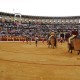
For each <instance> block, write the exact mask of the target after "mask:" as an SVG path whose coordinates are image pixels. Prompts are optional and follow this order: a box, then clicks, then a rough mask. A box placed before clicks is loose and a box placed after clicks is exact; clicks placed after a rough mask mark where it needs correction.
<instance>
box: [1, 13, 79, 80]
mask: <svg viewBox="0 0 80 80" xmlns="http://www.w3.org/2000/svg"><path fill="white" fill-rule="evenodd" d="M73 29H76V31H77V32H78V34H79V35H80V16H68V17H65V16H64V17H45V16H29V15H21V14H14V13H5V12H0V80H80V55H77V53H78V52H77V51H73V53H69V52H68V45H67V44H68V43H67V40H68V38H69V37H70V35H71V32H72V31H73ZM51 32H54V33H55V35H56V36H55V37H56V38H57V40H60V39H63V43H62V44H61V43H60V42H58V43H57V47H56V48H54V49H52V48H48V45H47V42H46V41H47V40H48V39H49V34H50V33H51ZM35 37H38V38H39V42H38V45H37V47H36V45H35ZM42 39H43V40H44V43H42V41H41V40H42ZM27 40H29V41H31V43H30V42H28V43H27ZM79 41H80V40H79ZM78 45H79V44H78ZM79 49H80V48H79Z"/></svg>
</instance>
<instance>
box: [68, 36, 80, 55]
mask: <svg viewBox="0 0 80 80" xmlns="http://www.w3.org/2000/svg"><path fill="white" fill-rule="evenodd" d="M72 50H76V51H79V52H78V55H79V54H80V36H78V37H75V38H74V39H72V40H71V44H69V43H68V52H71V53H72Z"/></svg>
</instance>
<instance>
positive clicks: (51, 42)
mask: <svg viewBox="0 0 80 80" xmlns="http://www.w3.org/2000/svg"><path fill="white" fill-rule="evenodd" d="M56 44H57V41H56V37H55V36H50V40H48V48H50V46H51V48H54V47H56Z"/></svg>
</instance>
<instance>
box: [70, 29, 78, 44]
mask: <svg viewBox="0 0 80 80" xmlns="http://www.w3.org/2000/svg"><path fill="white" fill-rule="evenodd" d="M77 35H78V31H77V30H76V29H74V30H73V31H72V33H71V37H70V38H69V44H71V40H72V39H74V38H75V37H76V36H77Z"/></svg>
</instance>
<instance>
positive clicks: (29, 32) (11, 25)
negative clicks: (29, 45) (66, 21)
mask: <svg viewBox="0 0 80 80" xmlns="http://www.w3.org/2000/svg"><path fill="white" fill-rule="evenodd" d="M73 28H74V26H59V25H57V26H55V25H49V24H27V23H19V22H0V37H3V36H25V37H26V36H27V37H29V38H30V37H31V38H34V37H35V36H38V37H39V38H45V39H46V38H47V35H48V34H49V33H50V32H51V31H54V32H55V33H56V34H57V37H60V35H62V34H65V33H66V34H68V33H69V34H70V33H71V32H70V31H71V29H73ZM63 38H64V37H63Z"/></svg>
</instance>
